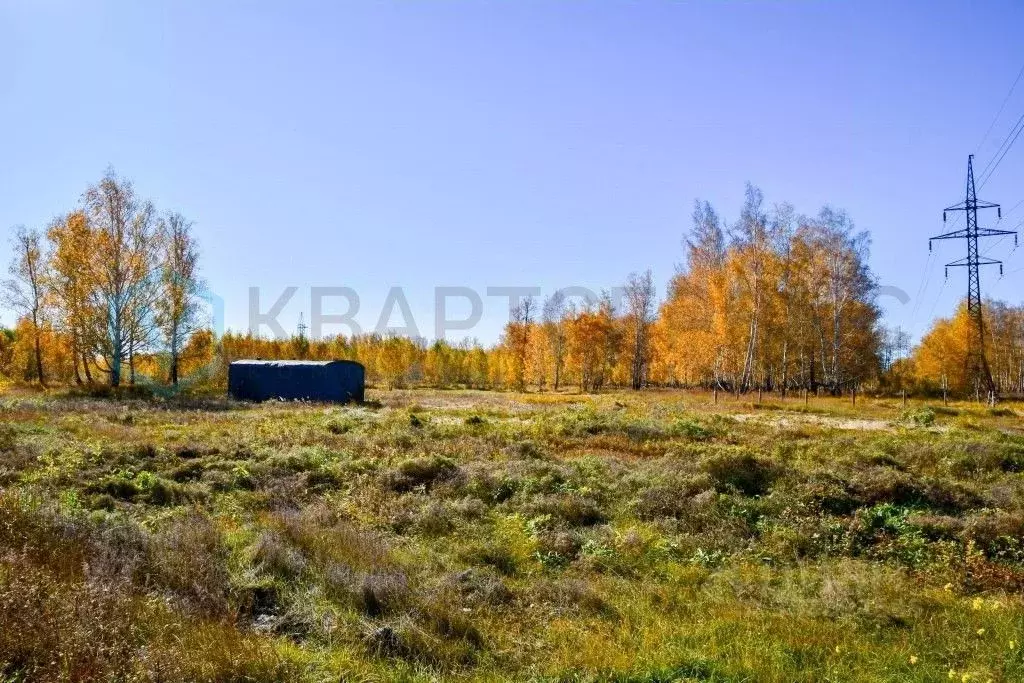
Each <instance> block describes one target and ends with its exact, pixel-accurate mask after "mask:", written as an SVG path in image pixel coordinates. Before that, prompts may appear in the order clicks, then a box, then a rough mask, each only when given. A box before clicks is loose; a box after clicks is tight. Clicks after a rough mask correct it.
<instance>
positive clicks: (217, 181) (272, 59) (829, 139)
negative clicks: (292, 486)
mask: <svg viewBox="0 0 1024 683" xmlns="http://www.w3.org/2000/svg"><path fill="white" fill-rule="evenodd" d="M1022 35H1024V3H1021V2H1018V1H1010V0H1007V1H1001V2H1000V1H993V2H984V3H971V2H913V3H911V2H899V3H892V2H856V3H854V2H847V3H838V2H821V3H813V4H812V3H806V2H785V3H783V2H771V3H727V2H710V1H708V2H689V3H668V2H663V3H658V2H646V3H633V2H628V3H627V2H611V1H601V2H597V1H594V2H568V1H566V2H501V3H498V2H448V1H445V2H441V1H440V0H435V1H423V2H344V3H341V2H337V3H336V2H321V3H302V2H274V3H257V2H186V1H176V2H162V3H158V2H127V1H126V2H118V3H99V2H78V1H77V0H76V1H72V0H39V1H34V2H28V1H27V0H26V1H25V2H10V1H8V0H0V104H2V106H0V230H3V231H4V232H6V231H7V230H8V229H9V228H10V227H12V226H14V225H17V224H26V225H29V226H37V227H43V226H45V224H46V223H47V222H48V221H49V220H50V219H51V218H52V217H53V216H54V215H55V214H57V213H60V212H63V211H67V210H69V209H71V208H72V207H73V206H74V204H75V202H76V200H77V198H78V196H79V195H80V194H81V192H82V191H83V189H84V188H85V187H86V185H87V184H89V183H90V182H93V181H95V180H97V179H98V178H99V177H100V176H101V175H102V173H103V171H104V169H105V168H106V167H107V166H108V165H113V166H114V167H115V168H116V169H117V171H118V172H119V174H121V175H123V176H126V177H129V178H131V179H133V180H134V182H135V184H136V187H137V189H138V190H139V191H140V192H141V193H142V194H144V195H147V196H149V197H151V198H153V199H154V200H155V201H156V203H157V205H158V206H159V207H161V208H166V209H175V210H178V211H181V212H183V213H185V214H186V215H187V216H189V217H191V218H193V219H194V220H195V221H196V233H197V235H198V238H199V239H200V241H201V245H202V250H203V267H204V274H205V276H206V278H207V280H208V281H209V284H210V287H211V288H212V289H213V290H214V291H216V292H217V293H218V294H220V295H221V296H222V297H223V298H224V300H225V303H226V320H227V325H228V326H229V327H232V328H235V329H242V328H245V327H247V325H248V318H247V291H248V287H249V286H260V287H261V288H262V289H263V291H264V307H266V306H267V305H268V303H267V302H266V299H268V298H269V299H273V298H275V297H276V296H277V294H278V293H279V292H280V291H281V290H282V289H283V288H284V287H285V286H287V285H295V286H298V287H300V288H301V289H300V291H299V293H298V295H297V296H296V298H295V299H294V300H293V301H292V304H291V305H290V306H289V307H288V309H286V312H285V314H284V315H283V316H282V322H283V323H284V324H285V326H286V327H287V328H289V329H291V328H293V327H294V324H295V322H296V321H297V318H298V312H299V310H302V309H305V310H306V314H307V316H308V309H309V289H308V288H309V287H310V286H317V285H347V286H351V287H354V288H355V289H356V290H358V291H359V293H360V296H361V297H362V312H361V314H360V315H359V316H358V319H359V320H360V322H362V323H363V325H364V327H372V326H373V324H374V323H375V322H376V318H377V315H378V314H379V312H380V309H381V304H382V302H383V299H384V296H385V294H386V293H387V291H388V288H389V287H390V286H392V285H402V286H404V287H406V288H407V290H406V291H407V292H408V294H409V300H410V303H411V305H412V308H413V313H414V315H415V317H416V322H417V324H418V326H419V328H420V330H421V332H423V333H424V334H425V335H427V336H431V334H432V330H433V288H434V286H435V285H466V286H471V287H475V288H479V289H480V290H481V291H482V290H483V289H484V288H485V287H487V286H488V285H491V286H500V285H537V286H541V287H542V288H543V289H544V291H545V293H549V292H551V291H553V290H554V289H555V288H557V287H561V286H565V285H586V286H590V287H594V288H600V287H610V286H613V285H616V284H619V283H621V282H622V281H623V280H624V278H625V276H626V275H627V274H628V273H629V272H630V271H634V270H642V269H644V268H647V267H650V268H652V269H653V271H654V275H655V278H656V281H657V282H658V285H659V294H662V293H663V292H664V286H665V283H666V282H667V280H668V278H669V277H670V276H671V275H672V273H673V268H674V264H675V263H677V262H679V261H680V260H681V259H682V248H681V245H680V239H681V236H682V234H683V232H684V231H685V230H686V229H688V228H689V226H690V214H691V211H692V204H693V200H694V198H697V197H700V198H706V199H708V200H710V201H711V202H712V203H713V204H714V205H715V206H716V207H717V208H718V210H719V212H720V213H722V214H723V215H724V216H725V217H727V218H728V219H730V220H733V219H735V218H736V216H737V214H738V208H739V202H740V200H741V198H742V192H743V184H744V182H745V181H747V180H750V181H752V182H754V183H755V184H758V185H759V186H760V187H761V188H762V189H763V190H764V192H765V195H766V198H767V199H768V200H769V201H782V200H787V201H790V202H792V203H793V204H795V205H796V207H797V208H798V210H800V211H803V212H806V213H813V212H816V211H817V210H818V208H819V207H820V206H821V205H822V204H823V203H826V202H828V203H832V204H834V205H835V206H839V207H843V208H845V209H847V210H848V211H849V212H850V213H851V215H852V217H853V219H854V221H855V222H856V224H857V226H858V227H860V228H863V229H867V230H870V231H871V233H872V235H873V246H872V256H871V264H872V267H873V268H874V270H875V271H876V273H877V274H878V276H879V279H880V281H881V283H882V284H885V285H892V286H898V287H901V288H903V289H904V290H906V291H907V292H908V293H909V294H910V296H912V297H916V296H917V295H918V289H919V287H920V286H921V284H922V273H923V272H924V267H925V265H926V263H927V261H926V259H927V254H928V251H927V241H926V239H927V237H928V236H929V235H932V234H935V233H938V232H941V231H942V229H943V225H942V222H941V210H942V208H943V207H944V206H946V205H949V204H953V203H955V202H957V201H960V200H961V199H962V198H963V186H964V172H965V166H966V158H967V154H968V153H970V152H973V151H975V149H976V148H977V147H978V145H979V143H981V141H982V136H983V134H984V133H985V131H986V129H987V128H988V126H989V124H990V122H991V121H992V119H993V117H994V116H995V114H996V111H997V110H998V109H999V105H1000V103H1001V102H1002V101H1003V98H1004V97H1005V96H1006V93H1007V91H1008V90H1009V87H1010V85H1011V83H1012V82H1013V79H1014V77H1015V76H1016V75H1017V72H1018V70H1019V69H1020V68H1021V66H1022V65H1024V39H1022V38H1021V36H1022ZM1021 113H1024V82H1022V83H1021V84H1019V85H1018V87H1017V91H1016V92H1015V93H1014V96H1013V97H1012V98H1011V100H1010V101H1009V102H1008V103H1007V105H1006V109H1005V111H1004V112H1003V115H1002V116H1001V117H1000V119H999V120H998V121H997V123H996V125H995V128H994V129H993V131H992V133H991V134H990V135H989V137H988V140H987V141H986V142H985V144H984V145H983V146H982V147H981V149H980V151H979V152H978V161H979V163H980V165H981V166H984V164H985V163H987V162H988V160H989V158H990V157H991V156H992V154H993V152H994V151H995V148H996V147H997V146H998V144H999V143H1000V142H1001V141H1002V140H1003V138H1004V136H1005V134H1006V132H1007V131H1008V130H1009V128H1010V126H1011V124H1012V123H1013V122H1014V121H1015V120H1016V119H1017V117H1018V116H1019V115H1020V114H1021ZM980 195H981V196H983V197H985V198H987V199H990V200H992V201H997V202H1001V203H1002V204H1003V206H1004V207H1005V208H1006V209H1009V208H1010V207H1012V206H1013V205H1014V204H1016V203H1017V202H1018V201H1020V200H1022V199H1024V140H1021V141H1018V143H1017V145H1016V146H1015V147H1014V148H1013V149H1012V150H1011V151H1010V153H1009V154H1008V155H1007V157H1006V159H1005V160H1004V161H1003V162H1002V165H1001V166H1000V167H999V169H998V171H997V172H996V173H995V174H994V175H993V178H992V180H991V181H990V182H989V183H988V184H987V185H986V186H985V187H984V189H983V191H982V192H980ZM986 218H988V217H986ZM994 220H995V216H994V215H993V216H991V219H990V220H989V221H988V224H992V223H994ZM1021 220H1024V206H1022V207H1020V208H1018V209H1017V210H1016V211H1015V212H1014V213H1013V214H1011V215H1009V216H1008V217H1007V219H1006V220H1005V221H1004V222H1003V225H1002V226H1001V227H1013V225H1015V224H1016V223H1017V222H1019V221H1021ZM1010 246H1012V243H1011V244H1009V245H1008V244H1007V243H1005V242H1004V243H1003V244H1001V245H999V247H998V248H997V249H995V250H993V252H992V255H997V254H1002V255H1004V256H1005V255H1006V254H1008V253H1009V247H1010ZM938 249H939V252H940V253H939V254H938V256H937V258H936V259H934V260H935V261H936V262H938V265H937V266H936V267H934V268H933V269H932V271H931V273H930V278H929V280H928V284H927V286H926V287H925V288H924V291H923V293H922V294H921V295H920V297H918V301H919V304H918V306H917V309H918V310H917V311H916V313H915V311H914V309H915V305H914V302H911V303H910V304H908V305H906V306H902V305H900V304H899V303H898V302H896V301H895V300H893V299H883V304H884V305H885V309H886V314H887V319H888V321H889V322H890V323H892V324H900V323H902V324H903V325H904V326H905V327H909V328H911V330H912V331H913V332H915V333H919V332H920V331H921V330H922V329H924V327H925V324H926V322H927V319H928V318H929V316H930V315H932V314H933V313H934V314H935V315H943V314H948V313H949V312H950V311H951V310H952V308H953V306H954V305H955V302H956V300H957V298H958V297H959V296H961V295H962V291H963V290H964V289H965V277H966V274H965V273H964V272H963V271H962V270H958V271H954V272H952V273H951V275H950V280H949V282H948V284H947V285H946V286H945V288H942V287H941V285H942V281H943V274H942V269H941V263H944V262H945V261H947V260H950V261H951V260H954V259H956V258H959V257H960V256H962V255H963V254H962V251H963V245H961V244H956V243H952V242H946V243H943V244H941V245H940V246H938ZM1022 253H1024V242H1022V249H1020V250H1017V251H1016V252H1014V253H1013V255H1012V256H1010V257H1009V259H1008V260H1007V273H1008V275H1007V277H1006V278H1005V279H1003V280H1002V281H999V282H997V277H998V273H997V272H996V271H988V272H986V273H985V274H984V275H983V288H984V291H985V293H986V294H989V295H992V296H994V297H997V298H1002V299H1007V300H1010V301H1013V302H1015V303H1019V302H1020V301H1021V298H1022V297H1021V292H1022V284H1024V270H1018V272H1015V273H1012V274H1010V272H1011V271H1014V270H1017V269H1021V268H1024V258H1022ZM9 254H10V252H9V250H8V248H7V244H6V240H4V244H3V246H2V247H0V260H2V261H3V262H4V263H6V262H7V261H8V260H9ZM459 312H460V308H459V307H455V310H454V313H456V314H457V313H459ZM506 314H507V308H506V306H505V304H504V303H503V302H502V301H500V300H498V299H485V320H484V322H483V323H482V324H481V325H480V326H479V327H478V328H477V329H476V330H475V331H474V332H475V334H476V335H477V336H478V337H479V338H480V339H481V340H482V341H484V342H491V341H494V340H495V339H496V337H497V335H498V333H499V330H500V328H501V325H502V323H503V322H504V318H505V316H506ZM0 319H2V320H3V321H5V322H7V323H10V322H11V315H10V314H9V313H3V314H0ZM396 321H397V319H396Z"/></svg>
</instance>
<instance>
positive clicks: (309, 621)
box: [0, 390, 1024, 682]
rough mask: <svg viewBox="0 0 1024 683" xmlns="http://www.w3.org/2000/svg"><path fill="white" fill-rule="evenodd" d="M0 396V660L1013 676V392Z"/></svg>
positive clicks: (235, 670) (515, 673) (609, 676)
mask: <svg viewBox="0 0 1024 683" xmlns="http://www.w3.org/2000/svg"><path fill="white" fill-rule="evenodd" d="M370 398H371V399H372V400H371V401H370V402H369V403H368V404H367V405H365V406H358V407H325V406H316V405H296V404H268V405H261V406H252V405H244V404H237V403H233V402H229V401H226V400H221V399H206V400H204V399H182V400H180V401H178V400H171V401H158V400H111V399H95V398H88V397H75V396H70V395H49V396H42V395H35V394H28V393H11V392H8V393H7V394H4V395H0V681H5V682H9V681H58V680H69V681H71V680H103V681H106V680H117V681H127V680H153V681H198V680H210V681H213V680H218V681H219V680H235V681H269V680H289V681H290V680H297V681H338V680H344V681H348V680H353V681H356V680H380V681H390V680H490V681H504V680H516V681H520V680H534V681H679V680H701V681H704V680H707V681H841V680H842V681H846V680H861V681H879V680H889V681H909V680H920V681H940V680H941V681H948V680H950V679H953V680H957V681H979V682H984V681H989V680H991V681H1020V680H1024V655H1022V650H1021V644H1022V640H1024V599H1022V589H1024V547H1022V542H1024V479H1022V476H1024V475H1022V474H1021V472H1024V423H1022V422H1021V419H1020V418H1019V417H1018V415H1024V407H1022V406H1019V405H1013V404H1009V405H1003V406H1001V407H1000V408H999V409H996V410H989V409H987V408H984V407H981V406H977V405H975V404H955V405H951V406H949V407H943V406H941V404H938V405H936V404H931V405H926V404H924V403H920V402H911V404H910V405H909V406H908V407H907V408H904V407H903V405H902V404H901V402H900V401H899V400H888V401H882V400H870V399H861V398H858V401H857V406H856V407H854V406H852V405H851V404H850V401H849V399H848V398H847V399H843V400H839V399H827V400H826V399H820V400H811V402H810V404H809V405H807V406H805V405H804V403H803V401H802V400H800V399H791V400H788V401H785V402H782V401H780V400H779V399H778V398H777V397H773V398H770V399H769V398H768V397H767V396H766V397H765V399H764V402H763V403H760V404H758V403H756V402H753V403H751V402H750V401H749V399H744V400H742V401H740V400H736V399H735V398H733V397H727V396H725V395H722V396H720V397H719V404H718V405H717V406H716V405H713V404H712V401H711V397H710V396H709V395H705V394H687V393H678V392H649V393H639V394H634V393H617V394H602V395H599V396H577V395H568V394H566V395H557V396H552V395H546V394H499V393H487V392H468V391H465V392H463V391H451V392H448V391H445V392H442V391H428V390H413V391H394V392H370Z"/></svg>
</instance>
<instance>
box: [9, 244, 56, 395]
mask: <svg viewBox="0 0 1024 683" xmlns="http://www.w3.org/2000/svg"><path fill="white" fill-rule="evenodd" d="M11 247H12V249H13V251H14V257H13V258H12V260H11V265H10V269H9V272H10V275H11V277H10V278H9V279H7V280H4V282H3V295H4V300H5V301H6V302H7V304H8V305H9V306H11V307H12V308H13V309H14V310H15V311H17V312H19V313H20V314H21V315H24V316H25V317H26V319H27V320H28V321H29V322H30V323H31V335H32V343H33V347H34V349H35V354H34V355H35V362H34V365H35V372H36V377H37V378H38V379H39V383H40V384H41V385H43V386H46V375H45V373H44V372H43V351H42V325H43V321H44V317H45V314H46V310H45V309H46V303H47V301H46V300H47V297H48V290H47V285H48V282H49V278H48V275H47V260H46V256H45V255H44V254H43V249H42V245H41V238H40V235H39V232H38V231H36V230H28V229H27V228H25V227H24V226H21V227H18V228H17V229H16V230H15V233H14V237H13V239H12V240H11Z"/></svg>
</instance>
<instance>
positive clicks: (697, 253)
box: [654, 184, 882, 392]
mask: <svg viewBox="0 0 1024 683" xmlns="http://www.w3.org/2000/svg"><path fill="white" fill-rule="evenodd" d="M693 222H694V227H693V230H692V232H691V233H690V237H689V239H688V240H687V260H686V264H685V266H683V267H682V268H681V269H680V271H679V273H678V274H677V275H676V276H675V277H674V278H673V279H672V281H671V283H670V284H669V292H668V297H667V299H666V301H665V302H664V303H663V304H662V306H661V310H660V314H659V316H658V321H657V324H656V326H655V330H654V336H655V354H654V357H655V367H654V377H655V379H656V380H658V381H660V382H670V383H680V384H688V385H694V384H699V385H705V386H711V385H715V386H719V387H722V388H729V389H734V390H738V391H746V390H749V389H751V388H755V387H760V388H764V389H779V390H782V391H785V390H786V389H790V388H794V387H806V388H808V389H811V390H816V389H817V387H818V386H824V387H826V388H827V389H829V390H831V391H833V392H839V391H841V390H843V389H844V388H845V387H849V386H851V385H856V384H859V383H862V382H865V381H867V380H869V379H872V378H874V377H876V376H877V374H878V372H879V369H880V368H879V351H880V346H881V336H882V328H881V326H880V324H879V318H880V312H879V309H878V306H877V305H876V303H875V296H876V284H875V280H874V277H873V276H872V274H871V271H870V269H869V267H868V263H867V259H868V246H869V240H868V235H867V233H866V232H857V231H856V230H855V229H854V226H853V223H852V222H851V221H850V219H849V217H848V216H847V215H846V214H845V213H844V212H842V211H836V210H834V209H832V208H829V207H826V208H823V209H822V210H821V211H820V212H819V213H818V215H817V216H813V217H809V216H800V215H797V214H796V212H795V211H794V209H793V207H792V206H790V205H789V204H776V205H774V206H772V207H770V208H769V207H766V206H765V203H764V198H763V195H762V193H761V191H760V190H758V189H757V188H756V187H753V186H752V185H749V184H748V185H747V191H746V199H745V201H744V204H743V207H742V209H741V211H740V217H739V220H738V221H737V222H736V223H735V224H734V225H733V226H731V227H727V226H726V225H725V224H724V222H723V221H722V219H721V218H720V217H719V215H718V213H717V212H716V211H715V210H714V208H713V207H712V206H711V205H710V204H709V203H707V202H697V204H696V207H695V209H694V214H693Z"/></svg>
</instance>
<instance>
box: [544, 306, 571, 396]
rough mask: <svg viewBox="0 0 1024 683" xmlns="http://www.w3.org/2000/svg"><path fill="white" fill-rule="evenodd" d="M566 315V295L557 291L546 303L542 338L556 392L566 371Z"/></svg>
mask: <svg viewBox="0 0 1024 683" xmlns="http://www.w3.org/2000/svg"><path fill="white" fill-rule="evenodd" d="M565 313H566V302H565V293H564V292H562V290H558V291H556V292H555V293H554V294H552V295H551V296H549V297H548V298H547V299H546V300H545V301H544V308H543V312H542V318H543V323H542V325H541V336H542V338H543V340H544V344H545V345H546V348H547V357H548V359H549V361H550V363H551V382H552V388H553V389H554V390H555V391H558V387H559V385H560V384H561V383H562V374H563V372H564V369H565V355H566V335H565Z"/></svg>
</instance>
